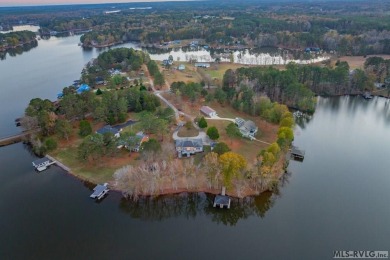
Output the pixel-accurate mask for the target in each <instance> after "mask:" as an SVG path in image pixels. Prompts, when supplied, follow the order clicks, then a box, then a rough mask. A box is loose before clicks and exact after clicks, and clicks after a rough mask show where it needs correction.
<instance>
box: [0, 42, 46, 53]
mask: <svg viewBox="0 0 390 260" xmlns="http://www.w3.org/2000/svg"><path fill="white" fill-rule="evenodd" d="M33 42H36V43H37V44H38V41H37V39H33V40H31V41H28V42H24V43H20V44H18V45H15V46H10V47H3V48H0V52H6V51H8V50H12V49H16V48H18V47H23V46H24V45H26V44H30V43H33Z"/></svg>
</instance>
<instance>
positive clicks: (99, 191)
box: [90, 183, 109, 200]
mask: <svg viewBox="0 0 390 260" xmlns="http://www.w3.org/2000/svg"><path fill="white" fill-rule="evenodd" d="M108 191H109V189H108V183H104V184H98V185H97V186H96V187H95V188H94V189H93V193H92V194H91V196H90V197H91V198H92V199H98V200H100V199H101V198H103V197H104V195H106V194H107V193H108Z"/></svg>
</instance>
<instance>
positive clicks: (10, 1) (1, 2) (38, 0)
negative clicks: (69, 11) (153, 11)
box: [0, 0, 178, 6]
mask: <svg viewBox="0 0 390 260" xmlns="http://www.w3.org/2000/svg"><path fill="white" fill-rule="evenodd" d="M165 1H168V0H0V6H23V5H57V4H95V3H96V4H97V3H132V2H165ZM169 1H178V0H169Z"/></svg>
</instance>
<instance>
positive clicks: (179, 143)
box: [176, 138, 203, 148]
mask: <svg viewBox="0 0 390 260" xmlns="http://www.w3.org/2000/svg"><path fill="white" fill-rule="evenodd" d="M176 147H183V148H185V147H203V142H202V139H200V138H199V139H198V138H197V139H179V140H176Z"/></svg>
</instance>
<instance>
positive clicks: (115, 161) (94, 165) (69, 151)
mask: <svg viewBox="0 0 390 260" xmlns="http://www.w3.org/2000/svg"><path fill="white" fill-rule="evenodd" d="M51 155H52V156H54V157H55V158H56V159H58V160H59V161H60V162H62V163H63V164H65V165H66V166H68V167H69V168H70V169H71V170H72V173H73V174H75V175H76V176H78V177H80V178H82V179H84V180H88V181H90V182H93V183H102V182H109V181H112V180H113V177H112V175H113V174H114V172H115V171H116V170H117V169H118V168H120V167H123V166H125V165H128V164H132V163H134V159H135V158H136V157H137V156H138V154H136V153H131V154H130V153H129V152H128V151H127V150H125V149H121V150H119V149H118V154H117V156H116V157H103V158H101V159H99V160H96V161H91V162H87V161H80V160H79V158H78V153H77V146H75V145H72V146H69V147H63V148H60V149H57V150H56V151H54V152H52V153H51Z"/></svg>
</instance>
